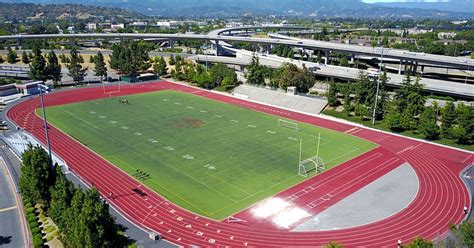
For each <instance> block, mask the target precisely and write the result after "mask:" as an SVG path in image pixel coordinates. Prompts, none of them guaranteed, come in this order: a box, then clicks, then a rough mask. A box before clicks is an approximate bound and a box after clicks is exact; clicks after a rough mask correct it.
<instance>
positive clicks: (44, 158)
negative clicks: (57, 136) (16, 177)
mask: <svg viewBox="0 0 474 248" xmlns="http://www.w3.org/2000/svg"><path fill="white" fill-rule="evenodd" d="M22 161H23V164H22V166H21V176H20V181H19V186H20V193H21V195H22V196H23V197H25V198H26V199H30V200H31V201H33V202H35V203H43V204H45V205H48V202H49V199H50V192H49V188H50V187H51V186H52V185H53V183H54V174H53V170H52V168H51V160H50V159H49V155H48V153H47V152H46V151H45V150H44V149H43V148H41V147H40V146H32V145H31V144H30V145H29V146H28V149H27V150H26V151H25V152H24V153H23V155H22Z"/></svg>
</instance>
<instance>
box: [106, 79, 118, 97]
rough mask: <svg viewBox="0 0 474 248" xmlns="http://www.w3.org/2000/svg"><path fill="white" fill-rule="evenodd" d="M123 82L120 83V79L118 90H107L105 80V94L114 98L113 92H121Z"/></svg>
mask: <svg viewBox="0 0 474 248" xmlns="http://www.w3.org/2000/svg"><path fill="white" fill-rule="evenodd" d="M121 86H122V84H121V83H120V81H119V82H118V90H111V91H106V87H105V82H104V81H102V90H103V91H104V95H107V94H108V95H109V98H112V94H113V93H119V92H121V90H122V87H121Z"/></svg>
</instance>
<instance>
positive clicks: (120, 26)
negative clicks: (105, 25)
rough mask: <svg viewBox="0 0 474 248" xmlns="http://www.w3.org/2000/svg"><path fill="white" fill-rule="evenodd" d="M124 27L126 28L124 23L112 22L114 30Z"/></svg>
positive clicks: (111, 26) (111, 25)
mask: <svg viewBox="0 0 474 248" xmlns="http://www.w3.org/2000/svg"><path fill="white" fill-rule="evenodd" d="M124 28H125V24H124V23H117V24H110V29H112V31H117V30H119V29H124Z"/></svg>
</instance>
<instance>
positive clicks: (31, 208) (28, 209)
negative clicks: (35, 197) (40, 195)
mask: <svg viewBox="0 0 474 248" xmlns="http://www.w3.org/2000/svg"><path fill="white" fill-rule="evenodd" d="M25 212H26V214H27V215H28V214H33V215H34V213H35V208H34V207H28V208H26V209H25Z"/></svg>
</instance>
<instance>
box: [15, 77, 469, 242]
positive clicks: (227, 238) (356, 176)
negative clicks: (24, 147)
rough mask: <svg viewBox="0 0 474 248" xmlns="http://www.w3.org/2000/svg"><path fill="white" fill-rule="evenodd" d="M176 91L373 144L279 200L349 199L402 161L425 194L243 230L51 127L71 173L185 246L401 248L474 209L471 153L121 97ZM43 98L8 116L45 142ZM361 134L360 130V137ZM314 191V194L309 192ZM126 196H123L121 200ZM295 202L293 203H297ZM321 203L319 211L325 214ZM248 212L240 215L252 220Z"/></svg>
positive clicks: (82, 95)
mask: <svg viewBox="0 0 474 248" xmlns="http://www.w3.org/2000/svg"><path fill="white" fill-rule="evenodd" d="M165 89H172V90H178V91H183V92H188V93H191V94H196V95H200V96H203V97H207V98H211V99H214V100H217V101H222V102H227V103H229V104H235V105H239V106H242V107H246V108H249V109H254V110H256V111H261V112H266V113H270V114H274V115H279V116H284V117H285V118H290V119H294V120H298V121H303V122H306V123H310V124H314V125H318V126H322V127H326V128H330V129H333V130H336V131H340V132H347V133H350V134H352V135H355V136H358V137H361V138H364V139H367V140H370V141H372V142H374V143H377V144H378V145H379V147H378V148H376V149H374V150H372V151H370V152H368V153H366V154H363V155H361V156H359V157H357V158H354V159H353V160H351V161H348V162H346V163H344V164H342V165H340V166H338V167H336V168H334V169H332V170H329V171H326V172H324V173H322V174H320V175H318V176H315V177H313V178H311V179H309V180H307V181H305V182H303V183H301V184H299V185H296V186H295V187H293V188H290V189H288V190H286V191H284V192H281V193H280V194H279V195H280V196H282V197H288V196H292V195H293V196H294V195H295V193H298V192H301V191H302V190H303V189H311V190H305V191H304V194H301V195H300V194H298V196H297V197H296V198H294V201H297V202H302V203H303V204H306V203H308V202H311V201H312V200H315V199H317V198H318V197H319V196H318V194H324V192H328V191H334V192H335V198H336V199H335V200H337V199H342V198H344V197H345V196H347V195H349V194H350V193H352V192H354V191H356V190H358V189H360V188H361V187H363V186H364V185H366V184H368V183H370V182H371V181H373V180H375V179H377V178H378V177H380V176H382V175H384V174H385V173H387V172H388V171H390V170H392V169H393V168H395V167H396V166H398V165H400V164H402V163H403V162H408V163H409V164H410V165H411V166H412V167H413V169H414V170H415V172H416V174H417V176H418V179H419V191H418V194H417V196H416V198H415V199H414V200H413V202H412V203H411V204H410V205H409V206H408V207H407V208H406V209H404V210H402V211H401V212H399V213H397V214H395V215H393V216H391V217H389V218H386V219H383V220H380V221H377V222H374V223H371V224H367V225H363V226H359V227H354V228H347V229H340V230H331V231H317V232H289V231H287V230H278V229H271V228H265V226H263V227H262V226H259V225H242V224H236V223H227V222H219V221H215V220H211V219H208V218H205V217H202V216H198V215H195V214H194V213H192V212H189V211H187V210H185V209H182V208H180V207H178V206H176V205H174V204H173V203H171V202H169V201H167V200H166V199H164V198H163V197H161V196H160V195H158V194H157V193H155V192H153V191H151V190H149V189H148V188H146V187H144V186H142V185H141V184H140V182H138V181H136V180H135V179H134V178H132V177H131V176H129V175H127V174H125V173H124V172H122V171H121V170H120V169H118V168H117V167H115V166H114V165H112V164H111V163H109V162H108V161H106V160H104V159H103V158H101V157H100V156H99V155H97V154H96V153H94V152H93V151H91V150H89V149H88V148H87V147H85V146H83V145H81V144H80V143H79V142H77V141H76V140H74V139H73V138H71V137H69V136H67V135H66V134H64V133H63V132H61V131H60V130H58V129H56V128H55V127H50V137H51V146H52V149H53V151H54V152H55V153H56V154H57V155H58V156H60V157H61V158H62V159H64V160H65V161H66V162H67V164H68V166H69V169H70V170H71V171H73V172H74V173H75V174H77V175H78V176H80V177H81V178H82V179H83V180H84V181H86V182H87V183H88V184H90V185H91V186H94V187H95V188H97V189H98V190H99V191H100V192H101V193H102V195H103V196H104V197H106V196H107V195H108V193H109V192H113V195H114V196H121V197H115V198H113V199H108V201H109V203H110V204H112V205H113V206H114V207H116V208H117V209H119V210H120V212H121V213H122V214H124V215H125V216H126V217H127V218H128V219H130V220H131V221H133V222H134V223H135V224H137V225H140V226H142V227H145V228H147V229H150V230H154V231H156V232H159V233H161V234H162V236H163V237H164V238H165V239H167V240H169V241H170V242H173V243H176V244H179V245H199V246H259V247H262V246H265V247H274V246H318V245H323V244H325V243H328V242H330V241H334V240H335V241H338V242H341V243H343V244H344V245H345V246H346V247H355V246H364V247H382V246H392V247H393V246H395V245H396V242H397V240H398V239H402V240H403V241H409V240H411V239H413V238H415V237H416V236H422V237H424V238H428V239H434V238H437V237H438V236H440V235H443V234H444V233H445V232H446V231H447V230H448V229H449V224H451V223H454V224H457V223H460V222H461V221H462V220H463V219H464V217H465V215H464V213H463V207H464V206H470V197H469V192H468V190H467V188H466V186H465V185H464V183H463V182H462V181H461V179H460V177H459V174H460V172H461V170H462V169H463V168H464V167H465V166H467V165H468V164H470V163H472V162H473V161H474V156H473V155H472V153H468V152H462V151H458V150H454V149H448V148H443V147H440V146H435V145H431V144H427V143H422V142H418V141H414V140H410V139H407V138H403V137H398V136H394V135H390V134H385V133H381V132H376V131H372V130H369V129H363V128H358V127H354V126H351V125H349V124H343V123H339V122H334V121H330V120H327V119H322V118H318V117H314V116H309V115H304V114H300V113H295V112H291V111H287V110H282V109H278V108H274V107H269V106H265V105H261V104H257V103H253V102H248V101H245V100H240V99H235V98H232V97H229V96H225V95H221V94H217V93H212V92H208V91H205V90H200V89H196V88H193V87H188V86H184V85H179V84H174V83H169V82H157V83H147V84H135V85H125V86H122V90H121V92H118V93H115V94H114V96H118V95H127V94H137V93H142V92H150V91H157V90H165ZM106 97H109V95H108V94H107V95H105V94H104V92H103V89H102V87H97V88H83V89H77V90H70V91H61V92H57V93H52V94H49V95H46V96H45V104H46V105H47V106H54V105H60V104H67V103H73V102H78V101H87V100H93V99H98V98H106ZM38 107H39V100H38V98H32V99H30V100H26V101H23V102H21V103H19V104H17V105H15V106H13V107H12V108H11V109H10V110H9V112H8V113H7V116H8V118H9V119H10V120H11V121H13V122H14V123H15V124H16V125H17V126H19V127H21V128H22V129H25V130H26V131H27V132H29V133H31V134H32V135H34V136H35V137H36V138H37V139H38V140H40V141H41V142H43V143H44V142H45V137H44V129H43V125H42V119H41V118H39V117H38V116H37V115H36V114H35V109H36V108H38ZM354 130H355V131H354ZM137 187H140V188H142V190H143V191H144V192H145V193H146V194H147V196H146V197H141V196H139V195H137V194H132V195H131V194H130V192H131V189H133V188H137ZM308 187H310V188H308ZM122 195H123V196H122ZM292 199H293V198H292ZM326 207H328V206H325V205H324V203H318V204H315V207H314V211H315V212H318V211H321V210H322V209H324V208H326ZM245 214H246V212H245V211H243V212H241V213H240V215H243V216H245Z"/></svg>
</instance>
